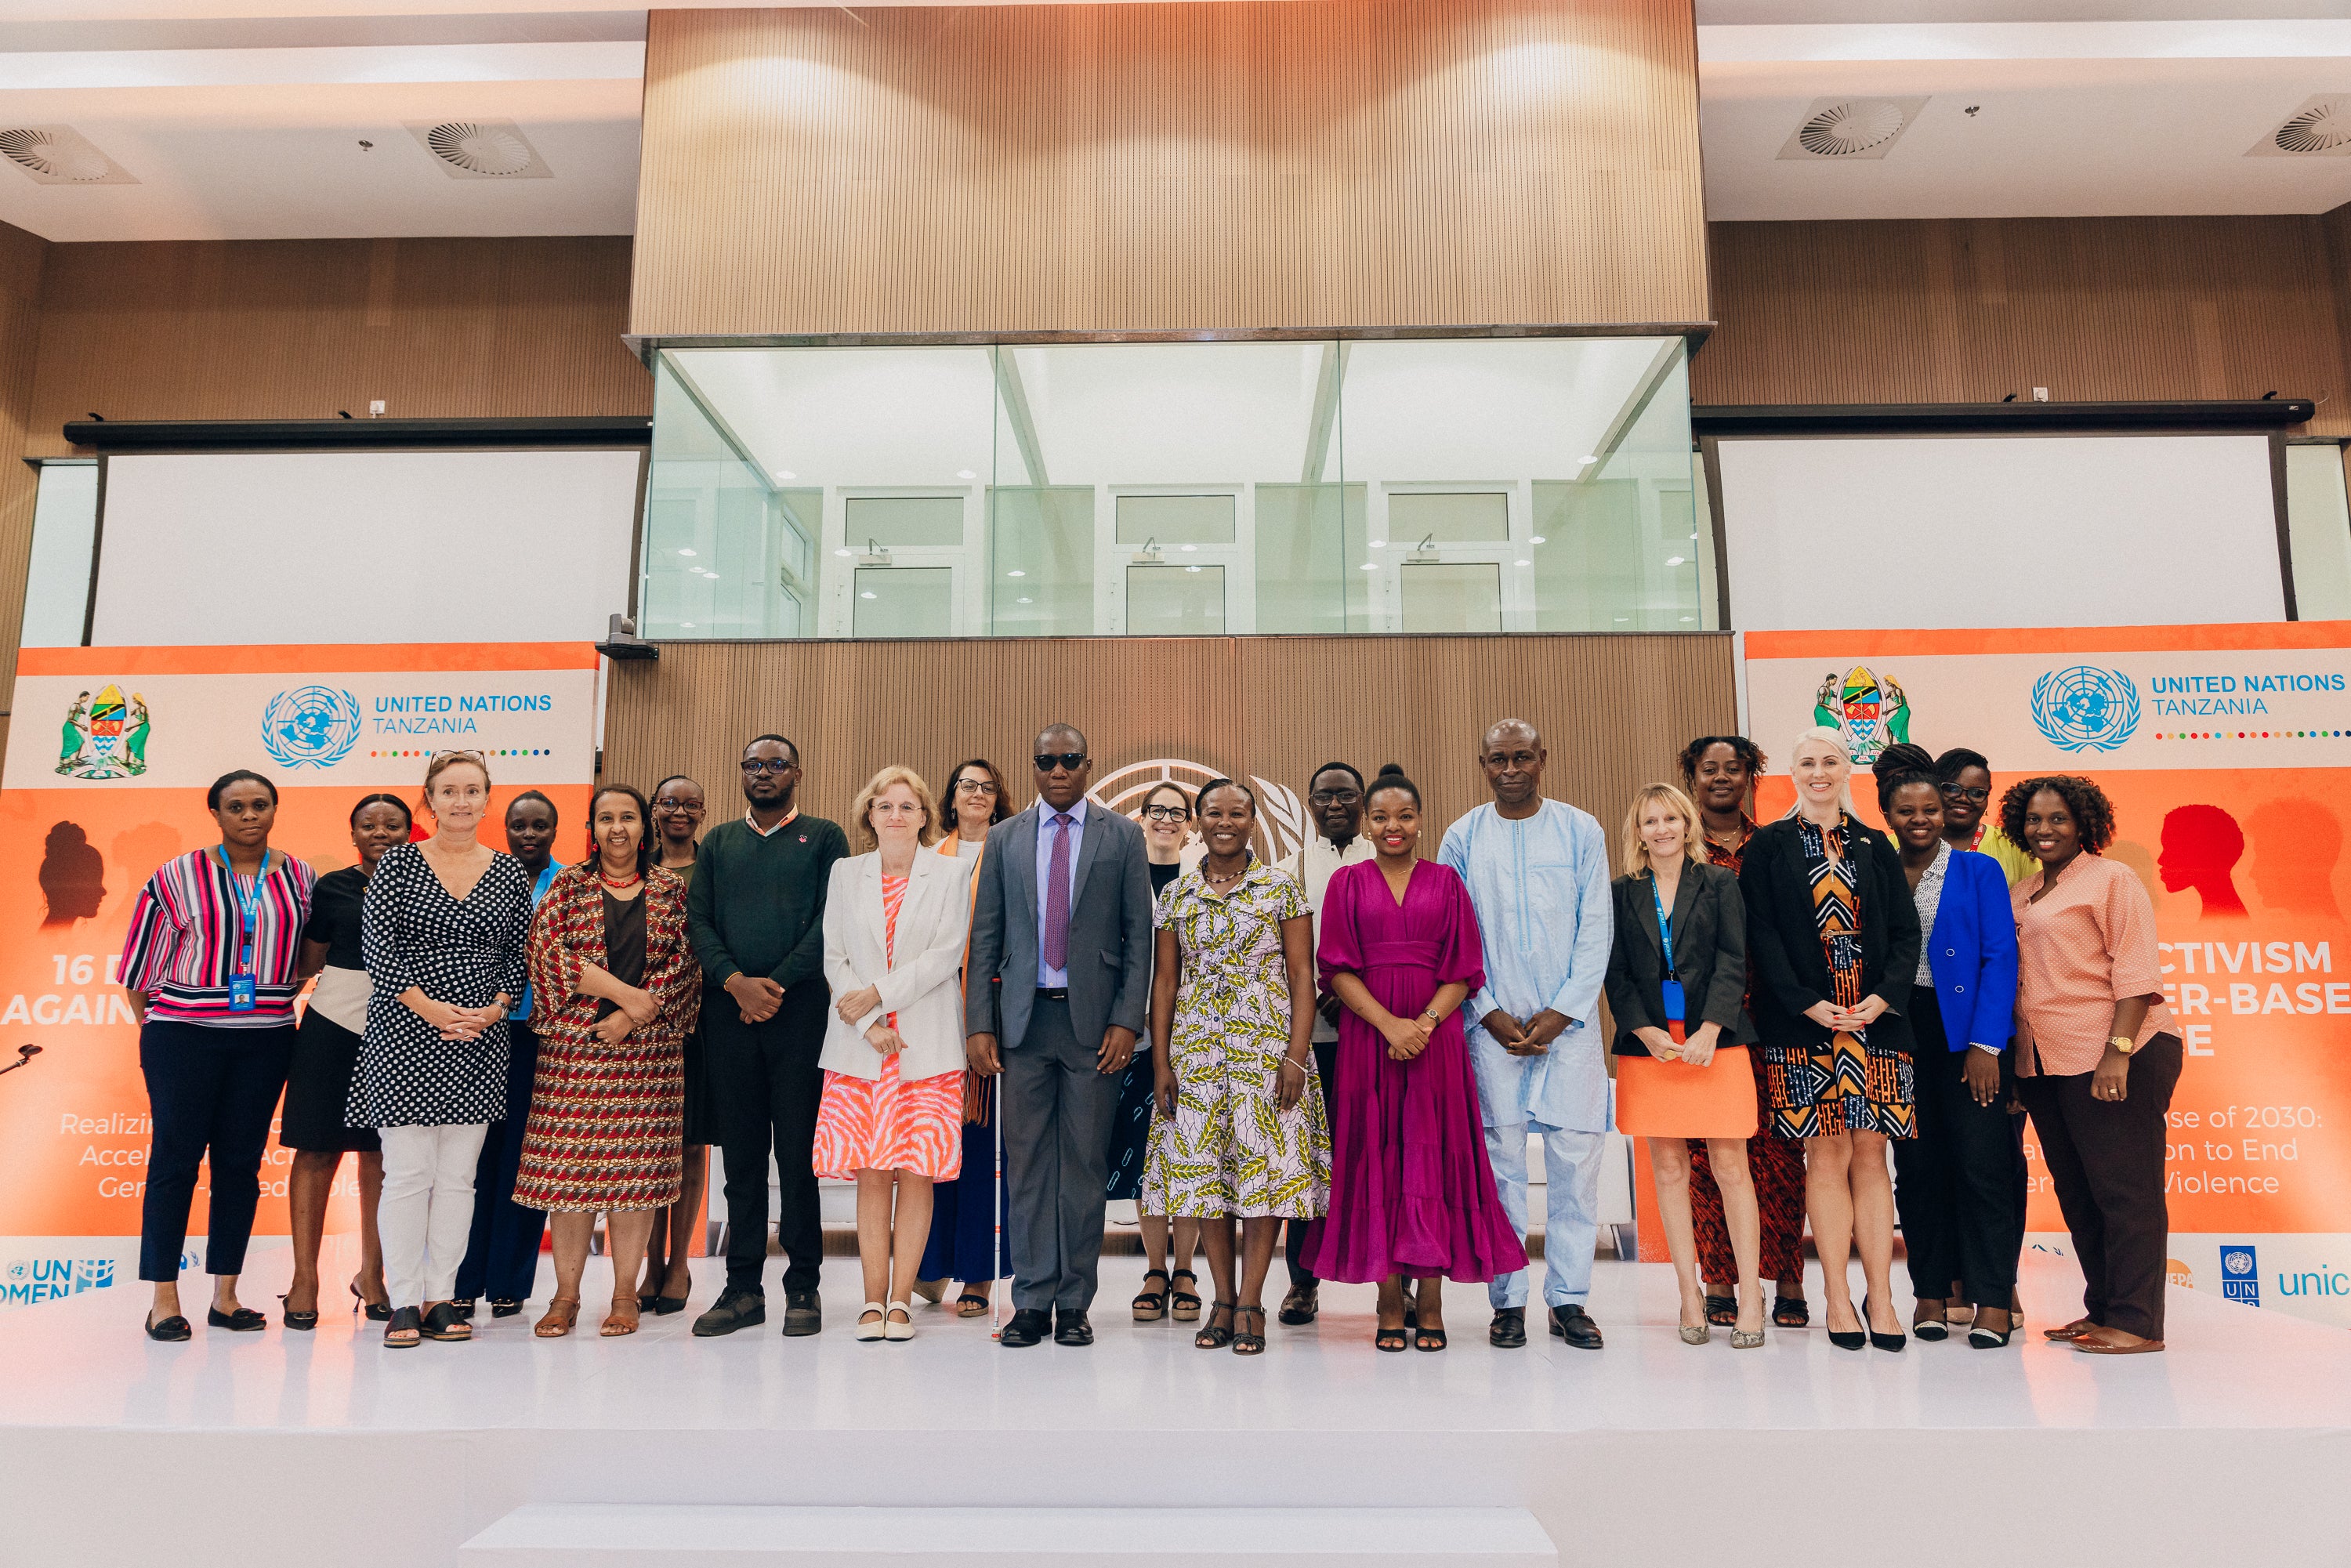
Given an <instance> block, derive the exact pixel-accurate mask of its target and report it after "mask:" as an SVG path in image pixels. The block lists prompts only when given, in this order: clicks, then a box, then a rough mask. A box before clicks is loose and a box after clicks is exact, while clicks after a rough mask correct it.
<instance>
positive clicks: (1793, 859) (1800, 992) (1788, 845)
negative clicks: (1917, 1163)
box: [1739, 817, 1919, 1051]
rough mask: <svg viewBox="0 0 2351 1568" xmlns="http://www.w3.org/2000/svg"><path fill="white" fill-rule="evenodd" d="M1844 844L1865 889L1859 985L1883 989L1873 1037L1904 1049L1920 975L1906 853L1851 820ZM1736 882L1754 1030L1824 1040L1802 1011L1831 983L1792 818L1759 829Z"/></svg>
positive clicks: (1820, 1043) (1824, 995)
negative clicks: (1751, 972)
mask: <svg viewBox="0 0 2351 1568" xmlns="http://www.w3.org/2000/svg"><path fill="white" fill-rule="evenodd" d="M1847 820H1848V821H1853V828H1854V831H1852V832H1851V833H1850V834H1848V835H1847V840H1848V842H1847V852H1848V853H1850V854H1851V855H1852V856H1853V860H1854V871H1855V876H1854V886H1855V891H1856V892H1858V893H1859V894H1860V896H1861V989H1862V994H1863V995H1865V996H1876V997H1882V998H1885V1000H1886V1015H1885V1016H1884V1017H1883V1018H1881V1019H1878V1020H1877V1022H1876V1023H1874V1024H1872V1025H1871V1026H1870V1029H1869V1038H1870V1042H1871V1043H1872V1044H1873V1045H1879V1046H1885V1047H1889V1048H1891V1049H1893V1050H1896V1051H1909V1050H1910V1049H1911V1044H1910V1021H1909V1019H1906V1018H1904V1017H1903V1016H1902V1009H1905V1008H1907V1006H1908V1005H1909V1002H1910V988H1911V986H1912V984H1913V983H1915V982H1916V981H1917V977H1918V947H1919V936H1918V905H1917V904H1916V903H1914V902H1913V901H1912V899H1911V896H1910V882H1909V879H1908V878H1907V877H1906V876H1904V875H1903V874H1902V858H1901V856H1900V855H1899V854H1898V853H1897V852H1896V851H1895V848H1894V846H1893V844H1892V843H1890V842H1889V841H1887V840H1886V835H1885V834H1883V833H1881V832H1879V831H1876V829H1874V828H1872V827H1869V826H1868V825H1867V824H1865V823H1864V822H1861V821H1854V820H1853V819H1850V818H1848V819H1847ZM1739 890H1740V893H1741V894H1744V895H1745V897H1746V900H1747V945H1748V951H1749V952H1750V954H1751V955H1752V956H1753V959H1754V964H1755V989H1754V994H1753V996H1752V997H1750V998H1749V1000H1750V1005H1751V1006H1752V1007H1753V1008H1754V1009H1755V1031H1756V1033H1757V1034H1758V1035H1759V1036H1761V1039H1762V1040H1763V1042H1764V1044H1766V1045H1774V1046H1797V1045H1803V1046H1810V1047H1815V1048H1822V1047H1825V1046H1826V1045H1827V1044H1828V1041H1829V1031H1828V1030H1824V1029H1823V1028H1822V1027H1821V1026H1820V1025H1818V1024H1816V1023H1814V1022H1813V1020H1812V1019H1808V1018H1806V1017H1805V1016H1804V1009H1806V1008H1809V1007H1811V1006H1812V1005H1813V1004H1814V1003H1815V1002H1824V1001H1827V1000H1829V999H1830V998H1831V997H1832V994H1833V992H1834V982H1833V981H1832V980H1831V979H1830V978H1829V961H1828V958H1827V956H1825V955H1823V953H1822V952H1821V938H1820V928H1819V927H1818V926H1817V925H1814V924H1813V888H1812V883H1811V882H1810V880H1809V879H1807V877H1806V876H1805V874H1804V849H1803V844H1802V841H1801V840H1800V839H1798V837H1797V836H1796V822H1795V820H1794V819H1793V818H1789V817H1783V818H1782V819H1781V820H1780V821H1776V822H1773V823H1771V824H1770V825H1769V826H1767V827H1764V828H1761V829H1760V830H1758V831H1757V832H1756V834H1755V836H1754V837H1753V838H1751V839H1750V840H1748V841H1747V851H1746V853H1745V854H1744V855H1743V856H1742V857H1741V858H1740V869H1739Z"/></svg>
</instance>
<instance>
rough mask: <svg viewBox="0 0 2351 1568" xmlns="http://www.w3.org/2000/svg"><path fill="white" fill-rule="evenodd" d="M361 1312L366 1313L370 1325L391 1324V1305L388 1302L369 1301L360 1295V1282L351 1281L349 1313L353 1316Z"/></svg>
mask: <svg viewBox="0 0 2351 1568" xmlns="http://www.w3.org/2000/svg"><path fill="white" fill-rule="evenodd" d="M361 1310H365V1312H367V1321H368V1322H371V1323H388V1322H392V1303H391V1302H390V1301H369V1300H368V1299H367V1298H366V1297H365V1296H362V1295H360V1282H359V1281H357V1280H353V1281H351V1312H353V1313H354V1314H357V1313H358V1312H360V1311H361Z"/></svg>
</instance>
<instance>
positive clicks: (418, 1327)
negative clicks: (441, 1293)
mask: <svg viewBox="0 0 2351 1568" xmlns="http://www.w3.org/2000/svg"><path fill="white" fill-rule="evenodd" d="M383 1323H384V1327H383V1348H384V1349H386V1350H414V1349H415V1348H416V1347H417V1346H418V1345H420V1344H423V1343H424V1340H423V1333H422V1331H423V1324H424V1314H423V1313H422V1312H418V1311H417V1310H416V1309H415V1308H414V1307H402V1308H401V1309H399V1310H398V1311H397V1312H394V1311H392V1310H390V1309H388V1308H387V1309H386V1311H385V1314H384V1320H383ZM394 1334H416V1335H417V1336H418V1337H416V1338H415V1339H394V1338H392V1335H394Z"/></svg>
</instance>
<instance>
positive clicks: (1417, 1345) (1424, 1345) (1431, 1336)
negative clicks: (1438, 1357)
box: [1412, 1326, 1445, 1351]
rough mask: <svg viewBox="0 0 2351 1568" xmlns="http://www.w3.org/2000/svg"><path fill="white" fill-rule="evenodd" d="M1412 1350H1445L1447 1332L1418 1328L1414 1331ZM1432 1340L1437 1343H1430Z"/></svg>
mask: <svg viewBox="0 0 2351 1568" xmlns="http://www.w3.org/2000/svg"><path fill="white" fill-rule="evenodd" d="M1412 1334H1413V1340H1412V1348H1413V1349H1415V1350H1428V1351H1437V1350H1443V1349H1444V1348H1445V1331H1444V1330H1443V1329H1425V1328H1420V1327H1417V1326H1416V1327H1415V1328H1414V1329H1413V1331H1412ZM1432 1340H1434V1341H1435V1342H1436V1343H1433V1344H1432V1343H1429V1342H1430V1341H1432Z"/></svg>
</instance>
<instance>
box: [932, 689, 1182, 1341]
mask: <svg viewBox="0 0 2351 1568" xmlns="http://www.w3.org/2000/svg"><path fill="white" fill-rule="evenodd" d="M1035 762H1036V767H1037V804H1036V805H1034V806H1032V807H1030V808H1029V810H1026V811H1023V812H1021V813H1020V814H1019V815H1018V816H1016V817H1010V818H1008V819H1006V820H1005V821H1001V822H998V824H997V825H996V826H995V827H993V828H990V829H989V830H988V831H987V854H986V855H985V856H984V857H983V858H982V860H981V862H980V868H979V889H978V894H977V899H976V901H975V903H974V904H973V908H972V917H971V952H970V956H969V957H968V959H967V962H966V968H965V973H966V974H967V976H968V977H969V983H968V984H967V986H966V987H965V993H964V1033H965V1035H966V1037H967V1038H966V1040H965V1041H964V1048H965V1051H966V1054H967V1056H968V1057H969V1058H970V1061H971V1066H972V1070H973V1071H976V1072H981V1073H986V1074H989V1075H991V1076H992V1075H994V1074H996V1073H998V1072H1001V1073H1003V1075H1004V1166H1005V1176H1006V1180H1007V1181H1008V1184H1009V1186H1010V1187H1011V1189H1012V1193H1011V1205H1012V1207H1011V1213H1010V1215H1009V1216H1008V1220H1007V1223H1008V1226H1009V1227H1010V1233H1011V1243H1012V1307H1013V1312H1012V1318H1011V1321H1010V1322H1007V1323H1006V1324H1005V1325H1004V1332H1003V1335H1002V1343H1004V1344H1006V1345H1007V1346H1009V1347H1011V1348H1014V1349H1019V1348H1022V1347H1025V1346H1028V1345H1033V1344H1035V1343H1037V1342H1038V1341H1039V1340H1040V1339H1042V1338H1044V1336H1045V1334H1046V1333H1047V1332H1048V1331H1049V1330H1050V1332H1051V1333H1052V1335H1053V1339H1054V1341H1055V1343H1060V1344H1092V1343H1093V1339H1094V1331H1093V1329H1092V1327H1091V1326H1090V1325H1089V1324H1088V1323H1087V1322H1086V1308H1087V1306H1088V1305H1089V1304H1091V1303H1092V1301H1093V1298H1094V1266H1095V1264H1096V1263H1097V1262H1098V1261H1099V1260H1100V1259H1101V1257H1102V1207H1103V1202H1104V1196H1105V1193H1106V1191H1107V1182H1108V1177H1109V1165H1110V1133H1111V1121H1112V1118H1113V1113H1115V1112H1116V1111H1117V1109H1118V1087H1119V1075H1120V1074H1122V1073H1123V1072H1124V1071H1126V1064H1127V1062H1128V1061H1129V1060H1131V1059H1132V1058H1133V1057H1134V1040H1135V1036H1136V1035H1138V1034H1140V1033H1141V1032H1142V1030H1143V1019H1144V1009H1145V1008H1146V1007H1147V1006H1148V1005H1149V1002H1150V986H1151V942H1152V931H1151V873H1150V872H1149V871H1148V870H1147V869H1145V864H1144V853H1143V830H1142V829H1141V828H1138V827H1136V826H1135V825H1134V822H1132V821H1129V820H1128V819H1126V818H1125V817H1123V816H1121V815H1119V814H1118V813H1117V812H1116V811H1111V810H1104V809H1103V808H1102V807H1101V806H1099V805H1097V804H1095V803H1094V802H1092V801H1091V800H1087V799H1086V789H1087V787H1088V786H1089V785H1090V784H1092V781H1093V771H1094V768H1093V758H1092V757H1090V756H1088V755H1087V752H1086V737H1084V736H1083V735H1082V734H1081V733H1080V732H1079V731H1078V730H1077V729H1076V728H1075V727H1073V726H1071V725H1066V724H1056V725H1049V726H1048V727H1046V728H1045V730H1044V732H1043V733H1042V734H1040V735H1039V736H1038V737H1037V746H1036V757H1035ZM999 1041H1001V1050H1000V1051H999V1049H998V1042H999Z"/></svg>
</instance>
